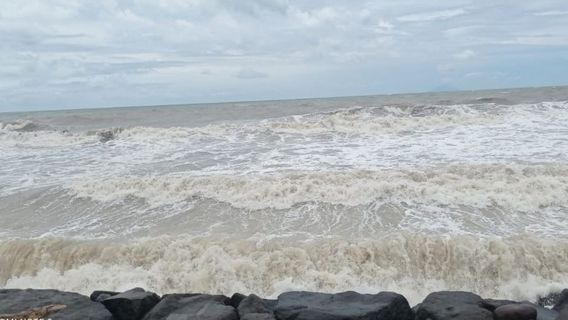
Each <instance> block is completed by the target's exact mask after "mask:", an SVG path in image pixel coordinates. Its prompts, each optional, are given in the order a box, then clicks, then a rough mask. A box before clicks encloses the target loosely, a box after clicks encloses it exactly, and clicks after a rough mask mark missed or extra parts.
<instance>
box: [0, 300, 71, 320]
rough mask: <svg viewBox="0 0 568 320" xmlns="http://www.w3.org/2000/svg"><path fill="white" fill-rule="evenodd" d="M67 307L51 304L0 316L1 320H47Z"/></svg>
mask: <svg viewBox="0 0 568 320" xmlns="http://www.w3.org/2000/svg"><path fill="white" fill-rule="evenodd" d="M66 307H67V306H66V305H64V304H50V305H47V306H43V307H39V308H32V309H29V310H26V311H22V312H18V313H9V314H0V319H45V318H48V317H49V316H50V315H52V314H54V313H57V312H59V311H61V310H63V309H65V308H66Z"/></svg>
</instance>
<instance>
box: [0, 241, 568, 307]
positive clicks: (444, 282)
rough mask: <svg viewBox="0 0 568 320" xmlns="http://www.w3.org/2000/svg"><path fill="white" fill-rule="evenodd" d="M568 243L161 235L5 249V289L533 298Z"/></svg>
mask: <svg viewBox="0 0 568 320" xmlns="http://www.w3.org/2000/svg"><path fill="white" fill-rule="evenodd" d="M567 260H568V242H567V240H559V239H556V240H544V239H537V238H534V237H531V236H528V235H526V236H525V235H519V236H516V237H512V238H505V239H500V238H499V239H478V238H475V237H467V236H461V237H444V236H427V235H411V234H404V233H394V234H390V235H387V236H384V237H381V238H379V237H376V238H375V239H372V240H352V241H347V240H339V239H338V240H335V239H327V240H325V241H312V242H301V243H294V244H292V243H290V242H288V241H276V240H265V241H262V240H261V241H251V240H235V239H231V238H225V239H222V238H220V237H216V238H215V239H209V238H189V237H184V236H179V237H158V238H147V239H141V240H131V241H127V242H125V241H121V242H109V241H99V242H97V241H89V242H86V241H78V240H65V239H39V240H4V241H1V242H0V262H2V266H3V268H2V269H1V271H0V285H1V286H5V287H8V288H10V287H19V288H21V287H30V286H32V287H34V288H56V289H61V290H70V291H78V292H82V293H86V294H87V293H89V292H90V291H92V290H94V289H101V288H104V289H106V290H124V289H127V288H130V287H133V286H142V287H145V288H147V289H150V290H155V291H157V292H159V293H171V292H206V293H224V294H231V293H233V292H236V291H239V292H243V293H251V292H254V293H256V294H259V295H264V296H275V295H277V294H279V293H281V292H283V291H287V290H294V289H302V290H315V291H327V292H333V291H341V290H359V291H363V292H373V291H379V290H392V291H397V292H400V293H402V294H404V295H405V296H407V297H409V298H410V300H411V301H414V302H418V301H420V300H421V299H422V298H424V296H425V295H427V294H428V293H429V292H432V291H436V290H442V289H451V290H468V291H469V290H471V291H474V292H477V293H479V294H481V295H482V296H485V297H494V298H510V299H516V300H522V299H530V298H534V297H535V296H537V295H538V294H546V293H547V292H548V291H549V290H551V289H559V288H562V286H563V285H564V286H565V285H566V284H567V283H568V265H566V263H565V262H566V261H567Z"/></svg>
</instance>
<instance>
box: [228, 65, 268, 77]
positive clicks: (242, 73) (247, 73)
mask: <svg viewBox="0 0 568 320" xmlns="http://www.w3.org/2000/svg"><path fill="white" fill-rule="evenodd" d="M235 77H237V78H239V79H247V80H248V79H259V78H267V77H268V75H267V74H266V73H262V72H260V71H257V70H255V69H253V68H250V67H246V68H242V69H240V70H239V71H238V72H237V73H235Z"/></svg>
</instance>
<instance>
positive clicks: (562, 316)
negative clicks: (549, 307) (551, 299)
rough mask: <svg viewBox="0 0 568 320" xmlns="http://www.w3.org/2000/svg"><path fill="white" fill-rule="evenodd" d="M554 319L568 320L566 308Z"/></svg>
mask: <svg viewBox="0 0 568 320" xmlns="http://www.w3.org/2000/svg"><path fill="white" fill-rule="evenodd" d="M556 319H557V320H568V308H564V309H562V311H560V315H559V316H558V318H556Z"/></svg>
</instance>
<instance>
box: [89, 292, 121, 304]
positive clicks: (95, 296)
mask: <svg viewBox="0 0 568 320" xmlns="http://www.w3.org/2000/svg"><path fill="white" fill-rule="evenodd" d="M119 293H120V292H114V291H100V290H97V291H93V293H91V295H90V296H89V299H91V301H95V302H101V300H104V299H106V298H110V297H112V296H116V295H117V294H119Z"/></svg>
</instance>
